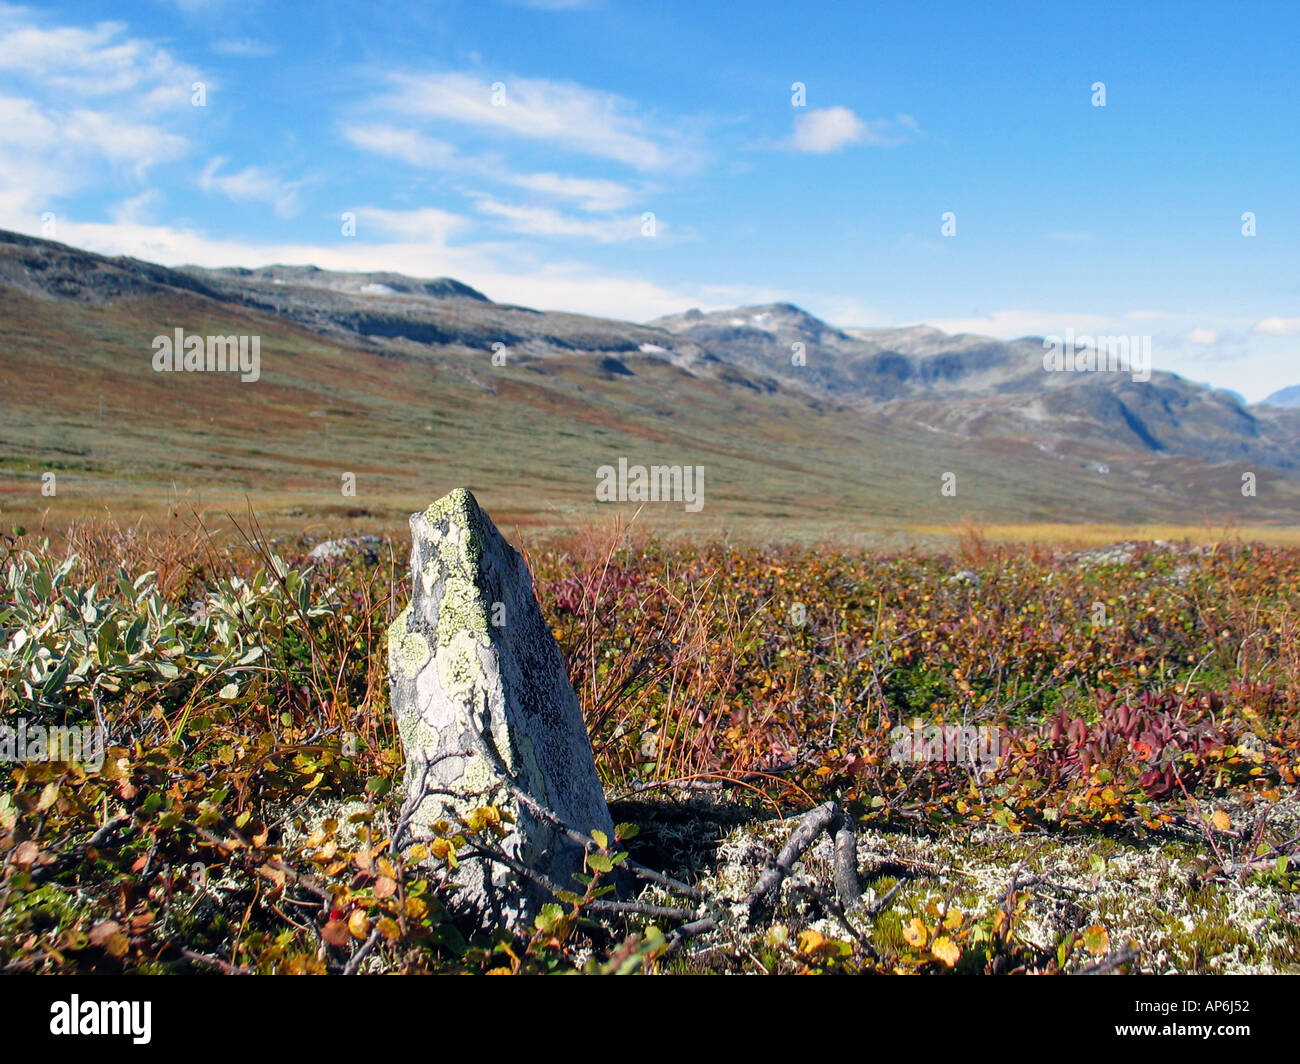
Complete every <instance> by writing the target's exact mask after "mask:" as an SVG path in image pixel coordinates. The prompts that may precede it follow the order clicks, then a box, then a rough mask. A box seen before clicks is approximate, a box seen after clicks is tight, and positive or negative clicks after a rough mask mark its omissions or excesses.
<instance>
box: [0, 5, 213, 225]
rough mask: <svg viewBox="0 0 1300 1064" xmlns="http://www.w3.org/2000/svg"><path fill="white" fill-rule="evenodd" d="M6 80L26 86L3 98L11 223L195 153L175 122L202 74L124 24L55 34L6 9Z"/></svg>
mask: <svg viewBox="0 0 1300 1064" xmlns="http://www.w3.org/2000/svg"><path fill="white" fill-rule="evenodd" d="M0 74H6V75H8V79H9V80H10V81H11V83H12V84H14V85H17V86H22V88H21V89H20V90H19V91H18V92H11V93H8V94H4V95H0V214H2V215H3V217H4V219H6V220H8V221H9V223H10V224H15V223H16V222H18V221H20V220H22V221H27V220H29V219H30V218H32V216H33V214H34V213H36V212H44V211H46V210H51V209H53V208H55V207H56V206H57V205H58V201H59V200H60V199H62V198H64V197H68V196H72V195H75V194H77V193H78V192H82V191H85V190H86V189H89V188H92V187H95V186H97V185H100V186H102V185H103V184H104V182H105V180H106V178H109V177H120V178H127V179H129V180H131V181H134V182H142V181H143V180H144V179H145V177H146V175H147V174H148V173H149V171H150V170H152V169H153V168H154V167H155V166H157V165H158V164H160V163H163V162H170V161H173V160H176V159H178V158H180V157H181V156H183V155H184V154H186V152H187V151H188V150H189V142H188V140H187V138H186V137H185V136H184V135H183V134H182V133H181V132H178V130H179V129H180V128H182V127H181V122H180V121H179V118H180V115H181V114H183V113H187V112H189V111H190V107H189V93H190V86H191V84H192V82H193V81H194V80H195V79H197V78H198V71H197V69H196V68H194V67H192V66H190V65H188V64H186V63H183V62H180V61H178V60H176V59H175V58H173V57H172V55H171V54H170V53H169V52H167V51H166V50H164V49H162V48H160V47H158V46H157V45H156V44H153V43H152V42H149V41H146V40H142V39H137V38H132V37H129V36H127V35H126V31H125V28H124V27H123V26H122V25H121V24H120V23H116V22H101V23H97V24H96V25H94V26H91V27H77V26H55V25H50V24H48V20H47V19H45V18H44V17H43V16H41V15H38V14H37V13H35V12H32V11H30V10H28V9H26V8H19V7H13V6H9V5H4V4H0ZM19 93H21V94H19ZM70 100H72V101H76V105H75V106H72V107H69V106H68V101H70ZM182 108H183V110H182Z"/></svg>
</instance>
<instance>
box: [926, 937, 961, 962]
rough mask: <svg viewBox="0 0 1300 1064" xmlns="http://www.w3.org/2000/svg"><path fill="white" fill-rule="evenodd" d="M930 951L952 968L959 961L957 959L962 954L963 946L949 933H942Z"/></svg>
mask: <svg viewBox="0 0 1300 1064" xmlns="http://www.w3.org/2000/svg"><path fill="white" fill-rule="evenodd" d="M930 952H931V953H933V954H934V955H935V956H936V957H938V958H939V960H941V961H943V963H944V964H946V965H947V966H948V967H949V968H951V967H953V965H955V964H956V963H957V959H958V958H959V957H960V956H961V947H960V946H958V945H957V943H956V942H954V941H953V940H952V939H950V938H949V937H948V936H947V935H940V936H939V937H938V938H936V939H935V940H934V945H933V946H931V947H930Z"/></svg>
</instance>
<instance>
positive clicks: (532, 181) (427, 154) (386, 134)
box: [341, 123, 637, 214]
mask: <svg viewBox="0 0 1300 1064" xmlns="http://www.w3.org/2000/svg"><path fill="white" fill-rule="evenodd" d="M341 131H342V133H343V136H344V137H346V138H347V139H348V140H349V141H350V142H351V143H352V144H353V145H354V146H355V147H358V148H361V149H362V150H363V151H369V152H373V153H375V154H376V155H382V156H385V157H386V158H389V159H397V160H399V161H401V162H404V163H406V164H408V165H409V166H414V167H417V168H419V169H423V170H434V171H445V172H451V173H456V174H462V175H466V176H472V177H474V178H476V179H479V180H486V181H495V182H499V183H500V184H503V185H508V186H511V187H513V188H520V189H524V190H526V191H529V192H534V193H537V194H538V195H542V196H549V197H550V198H552V199H560V200H568V201H572V202H575V203H576V204H577V206H578V207H580V208H581V209H582V210H584V211H587V212H589V213H594V214H600V213H605V212H609V211H616V210H619V209H621V208H624V207H626V206H627V205H628V204H629V203H630V202H631V201H632V200H633V199H634V198H635V196H636V195H637V193H635V192H634V190H633V189H632V188H630V187H629V186H628V185H626V184H623V183H622V182H619V181H612V180H609V179H608V178H595V177H570V176H567V175H564V174H557V173H552V172H546V173H514V172H512V171H511V170H510V169H509V168H508V167H507V166H506V164H505V163H504V162H502V161H501V160H498V159H493V158H486V157H478V156H465V155H462V154H460V153H459V152H458V151H457V149H456V148H455V147H454V146H453V145H451V144H449V143H447V142H446V141H444V140H439V139H437V138H436V137H431V136H428V135H427V134H425V133H421V132H419V131H418V130H414V129H402V128H399V127H397V126H393V125H387V124H379V125H365V124H359V123H346V124H344V125H343V126H342V127H341Z"/></svg>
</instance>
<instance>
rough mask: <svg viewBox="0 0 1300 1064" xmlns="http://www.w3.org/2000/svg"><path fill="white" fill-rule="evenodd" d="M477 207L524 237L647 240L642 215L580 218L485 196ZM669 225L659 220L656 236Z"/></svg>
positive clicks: (601, 241)
mask: <svg viewBox="0 0 1300 1064" xmlns="http://www.w3.org/2000/svg"><path fill="white" fill-rule="evenodd" d="M475 206H476V207H477V208H478V210H479V211H480V212H481V213H483V214H486V215H490V216H491V217H493V218H495V219H497V220H498V222H499V223H500V224H502V225H503V227H504V228H506V229H507V230H509V231H510V232H512V233H520V234H523V235H525V236H548V237H554V236H560V237H576V238H579V239H583V240H594V241H596V242H597V243H600V244H612V243H617V242H619V241H624V240H643V239H646V236H645V234H644V233H643V232H642V231H641V224H642V223H641V217H640V216H639V215H628V216H613V217H606V218H578V217H575V216H573V215H571V214H565V213H564V212H562V211H557V210H554V209H553V208H550V207H528V206H519V205H515V204H509V203H500V202H498V201H496V200H493V199H486V198H485V199H480V200H479V201H478V202H477V203H476V204H475ZM666 228H667V227H666V226H665V224H664V223H662V222H659V221H657V220H656V222H655V235H656V236H659V235H662V234H663V233H664V232H665V231H666Z"/></svg>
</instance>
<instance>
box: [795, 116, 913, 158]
mask: <svg viewBox="0 0 1300 1064" xmlns="http://www.w3.org/2000/svg"><path fill="white" fill-rule="evenodd" d="M900 127H901V128H902V129H906V130H909V131H911V132H918V127H917V124H916V119H915V118H913V117H912V116H911V115H899V116H898V117H897V118H896V119H888V118H882V119H874V120H872V121H869V122H867V121H863V120H862V119H861V118H859V117H858V116H857V115H856V114H854V113H853V112H852V111H851V110H849V108H847V107H823V108H821V109H819V110H813V111H801V112H800V113H798V114H796V115H795V118H794V132H793V133H791V135H790V139H789V140H788V141H786V142H785V145H784V146H785V147H788V148H792V149H793V150H795V151H804V152H812V153H815V154H826V153H828V152H836V151H839V150H841V149H842V148H847V147H849V146H850V145H852V144H868V145H871V146H874V147H878V148H892V147H895V146H897V145H899V144H902V143H903V142H904V141H905V140H906V139H907V137H906V135H905V134H904V133H902V132H901V131H900Z"/></svg>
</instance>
